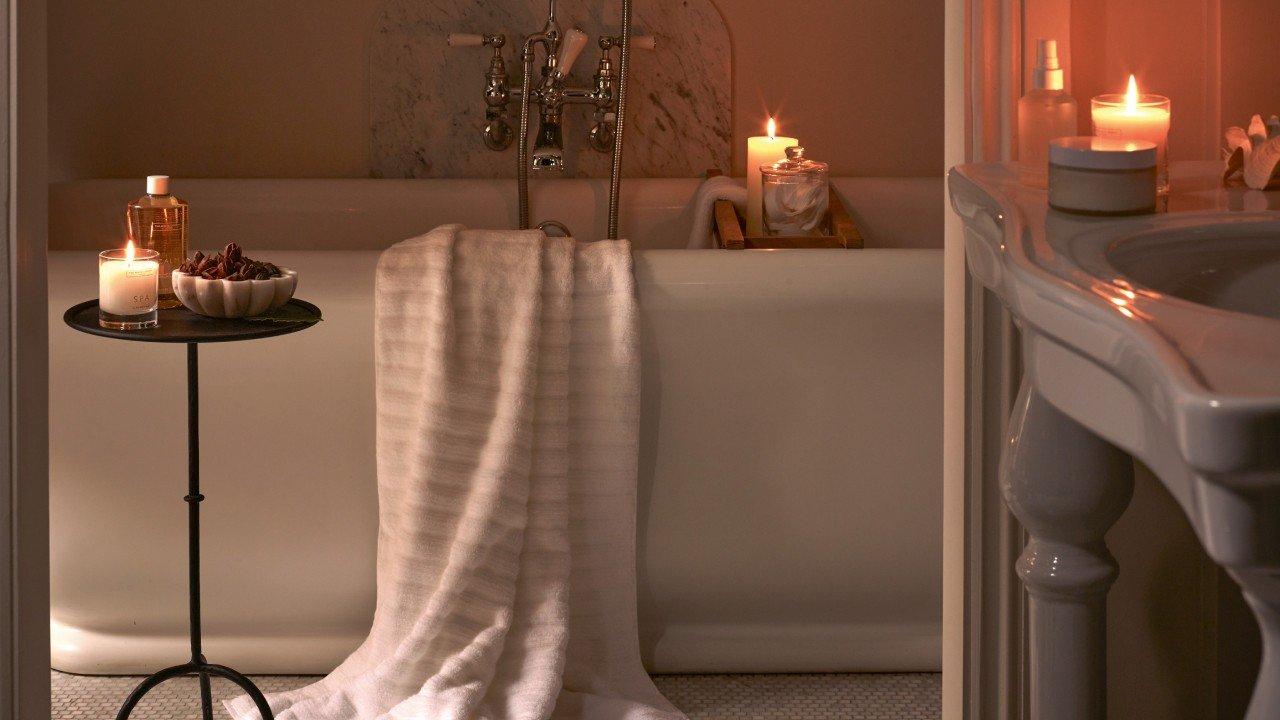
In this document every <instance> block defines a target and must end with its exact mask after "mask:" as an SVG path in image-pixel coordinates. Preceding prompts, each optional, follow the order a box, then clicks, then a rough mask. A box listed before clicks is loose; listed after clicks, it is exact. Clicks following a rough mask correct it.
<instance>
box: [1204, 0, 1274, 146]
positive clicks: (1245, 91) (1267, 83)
mask: <svg viewBox="0 0 1280 720" xmlns="http://www.w3.org/2000/svg"><path fill="white" fill-rule="evenodd" d="M1219 2H1221V3H1222V69H1223V72H1222V119H1223V122H1224V125H1241V126H1243V125H1245V124H1246V123H1247V122H1249V118H1250V117H1251V116H1252V115H1253V114H1254V113H1262V114H1263V116H1264V117H1265V116H1267V115H1271V114H1280V67H1277V52H1276V40H1277V38H1276V24H1277V20H1280V13H1278V12H1277V10H1278V9H1280V6H1277V4H1276V0H1219Z"/></svg>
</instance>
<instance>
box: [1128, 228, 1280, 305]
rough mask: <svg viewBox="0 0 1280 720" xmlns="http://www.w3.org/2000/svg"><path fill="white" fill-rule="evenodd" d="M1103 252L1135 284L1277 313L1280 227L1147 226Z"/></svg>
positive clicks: (1192, 299) (1202, 301) (1203, 301)
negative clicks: (1160, 229) (1162, 229)
mask: <svg viewBox="0 0 1280 720" xmlns="http://www.w3.org/2000/svg"><path fill="white" fill-rule="evenodd" d="M1106 258H1107V260H1108V261H1109V262H1110V264H1111V265H1112V266H1113V267H1114V268H1115V269H1116V271H1117V272H1118V273H1119V274H1120V275H1122V276H1124V277H1125V278H1127V279H1128V280H1130V281H1132V283H1133V284H1134V285H1136V286H1140V287H1145V288H1148V289H1150V290H1154V291H1156V292H1158V293H1163V294H1165V295H1170V296H1172V297H1176V298H1180V299H1182V300H1187V301H1189V302H1193V303H1197V304H1200V305H1207V306H1209V307H1214V308H1218V309H1220V310H1228V311H1231V312H1238V313H1247V314H1249V315H1258V316H1262V317H1269V318H1277V319H1280V228H1276V229H1274V230H1261V231H1258V230H1253V229H1251V230H1244V229H1242V228H1230V227H1228V228H1222V229H1218V230H1217V232H1215V233H1213V234H1208V233H1207V231H1206V230H1204V229H1199V230H1175V231H1166V232H1152V233H1147V234H1144V235H1138V236H1135V237H1130V238H1126V239H1124V240H1119V241H1116V242H1115V243H1114V244H1112V245H1111V247H1109V248H1108V249H1107V251H1106Z"/></svg>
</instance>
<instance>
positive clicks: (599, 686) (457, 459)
mask: <svg viewBox="0 0 1280 720" xmlns="http://www.w3.org/2000/svg"><path fill="white" fill-rule="evenodd" d="M375 314H376V323H377V325H376V340H375V343H376V349H377V354H376V365H377V410H378V417H377V423H378V427H377V453H378V500H379V508H380V510H379V512H380V518H379V520H380V525H379V533H378V600H377V609H376V612H375V615H374V620H373V628H372V629H371V630H370V632H369V637H368V638H367V639H366V640H365V642H364V644H362V645H361V646H360V647H359V648H358V649H357V650H356V651H355V652H354V653H353V654H352V655H351V656H350V657H349V658H347V659H346V661H344V662H343V663H342V665H340V666H339V667H338V668H337V669H336V670H334V671H333V673H331V674H330V675H329V676H328V677H326V678H324V679H323V680H320V681H319V682H317V683H315V684H313V685H310V686H307V687H304V688H301V689H299V690H294V691H291V692H284V693H279V694H275V695H272V696H270V697H269V698H268V702H269V703H270V705H271V708H272V711H273V712H274V713H275V716H276V717H277V718H280V720H356V719H359V720H374V719H377V720H384V719H385V720H392V719H395V720H408V719H410V718H413V719H414V720H443V719H449V720H453V719H457V720H463V719H477V720H517V719H521V720H522V719H525V718H528V719H537V720H541V719H544V718H551V717H555V718H584V719H588V720H612V719H618V720H624V719H625V720H651V719H652V720H678V719H681V718H683V715H681V714H680V713H679V712H678V711H677V710H675V708H673V707H672V706H671V704H670V703H668V702H667V701H666V699H665V698H663V697H662V695H661V694H660V693H659V692H658V690H657V688H656V687H654V685H653V683H652V681H651V680H650V679H649V677H648V675H647V674H646V673H645V671H644V668H643V667H642V666H641V663H640V653H639V640H638V636H637V632H636V575H635V516H636V456H637V442H638V421H639V402H640V395H639V390H640V388H639V350H638V344H637V332H638V331H637V318H636V298H635V287H634V281H633V278H632V272H631V254H630V246H629V244H628V243H627V242H626V241H616V242H599V243H592V244H583V245H580V244H577V243H576V242H575V241H573V240H572V239H570V238H548V237H546V236H545V235H544V234H543V233H541V232H539V231H525V232H510V231H508V232H496V231H495V232H486V231H471V230H463V229H462V228H460V227H458V226H445V227H442V228H439V229H437V230H434V231H432V232H430V233H428V234H426V235H424V236H422V237H418V238H414V239H412V240H406V241H404V242H401V243H399V244H397V245H395V246H394V247H392V248H391V249H389V250H387V251H386V252H384V253H383V255H382V258H381V261H380V262H379V264H378V274H377V289H376V309H375ZM303 601H305V600H303ZM227 709H228V710H229V711H230V712H231V714H232V716H233V717H235V718H242V719H249V718H258V713H257V711H256V710H255V708H254V705H253V703H252V702H251V701H250V700H249V699H248V697H247V696H242V697H239V698H236V699H235V700H232V701H231V702H229V703H227Z"/></svg>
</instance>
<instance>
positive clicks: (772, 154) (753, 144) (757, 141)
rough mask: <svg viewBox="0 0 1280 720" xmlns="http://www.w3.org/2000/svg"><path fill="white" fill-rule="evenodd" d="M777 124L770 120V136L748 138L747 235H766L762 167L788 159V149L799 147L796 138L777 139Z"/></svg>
mask: <svg viewBox="0 0 1280 720" xmlns="http://www.w3.org/2000/svg"><path fill="white" fill-rule="evenodd" d="M776 130H777V124H776V123H775V122H774V120H773V118H769V134H768V135H763V136H758V137H750V138H747V235H750V236H754V237H760V236H762V235H764V181H763V176H762V175H761V174H760V166H761V165H764V164H766V163H775V162H777V161H779V160H782V159H784V158H786V156H787V148H789V147H792V146H793V145H799V144H800V142H799V141H798V140H796V139H795V138H790V137H777V136H776Z"/></svg>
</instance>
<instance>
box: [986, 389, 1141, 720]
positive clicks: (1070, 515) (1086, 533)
mask: <svg viewBox="0 0 1280 720" xmlns="http://www.w3.org/2000/svg"><path fill="white" fill-rule="evenodd" d="M1001 477H1002V482H1003V489H1004V496H1005V500H1006V502H1008V504H1009V508H1010V509H1011V510H1012V511H1013V514H1014V515H1015V516H1017V518H1018V520H1019V521H1020V522H1021V523H1022V525H1023V527H1025V528H1026V530H1027V532H1028V534H1029V535H1030V540H1029V541H1028V543H1027V546H1026V548H1025V549H1024V550H1023V551H1022V555H1021V556H1020V557H1019V558H1018V566H1017V570H1018V576H1019V577H1020V578H1022V582H1023V584H1024V585H1025V586H1026V588H1027V592H1028V594H1029V595H1030V643H1031V646H1030V684H1031V687H1030V693H1031V718H1032V719H1033V720H1104V719H1105V718H1106V714H1107V694H1106V687H1107V672H1106V642H1107V639H1106V633H1107V624H1106V598H1107V591H1108V590H1109V589H1110V588H1111V584H1112V583H1113V582H1114V581H1115V578H1116V575H1117V574H1118V569H1117V566H1116V561H1115V558H1113V557H1112V556H1111V553H1110V552H1109V551H1108V550H1107V547H1106V545H1105V544H1104V543H1103V536H1104V535H1105V534H1106V532H1107V530H1108V528H1110V527H1111V525H1112V524H1113V523H1115V521H1116V520H1117V519H1119V517H1120V515H1121V513H1123V512H1124V509H1125V507H1127V506H1128V504H1129V499H1130V497H1131V496H1132V494H1133V461H1132V459H1131V458H1130V457H1129V455H1127V454H1126V453H1124V452H1122V451H1121V450H1119V449H1117V448H1116V447H1115V446H1113V445H1111V444H1110V443H1108V442H1106V441H1104V440H1102V439H1101V438H1099V437H1098V436H1096V435H1094V434H1093V433H1092V432H1090V431H1088V430H1086V429H1085V428H1084V427H1082V426H1080V425H1079V424H1078V423H1076V422H1075V421H1074V420H1072V419H1070V418H1068V417H1067V416H1066V415H1064V414H1062V413H1061V412H1059V411H1058V410H1057V409H1056V408H1054V407H1053V406H1051V405H1050V404H1049V403H1048V402H1047V401H1046V400H1045V399H1044V398H1043V397H1042V396H1041V395H1040V394H1039V393H1037V392H1036V391H1035V389H1034V388H1033V387H1032V383H1031V382H1030V379H1029V378H1024V379H1023V383H1022V389H1021V391H1020V393H1019V395H1018V401H1017V404H1016V405H1015V408H1014V412H1013V418H1012V422H1011V423H1010V429H1009V439H1008V444H1007V445H1006V446H1005V450H1004V457H1003V458H1002V462H1001Z"/></svg>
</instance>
